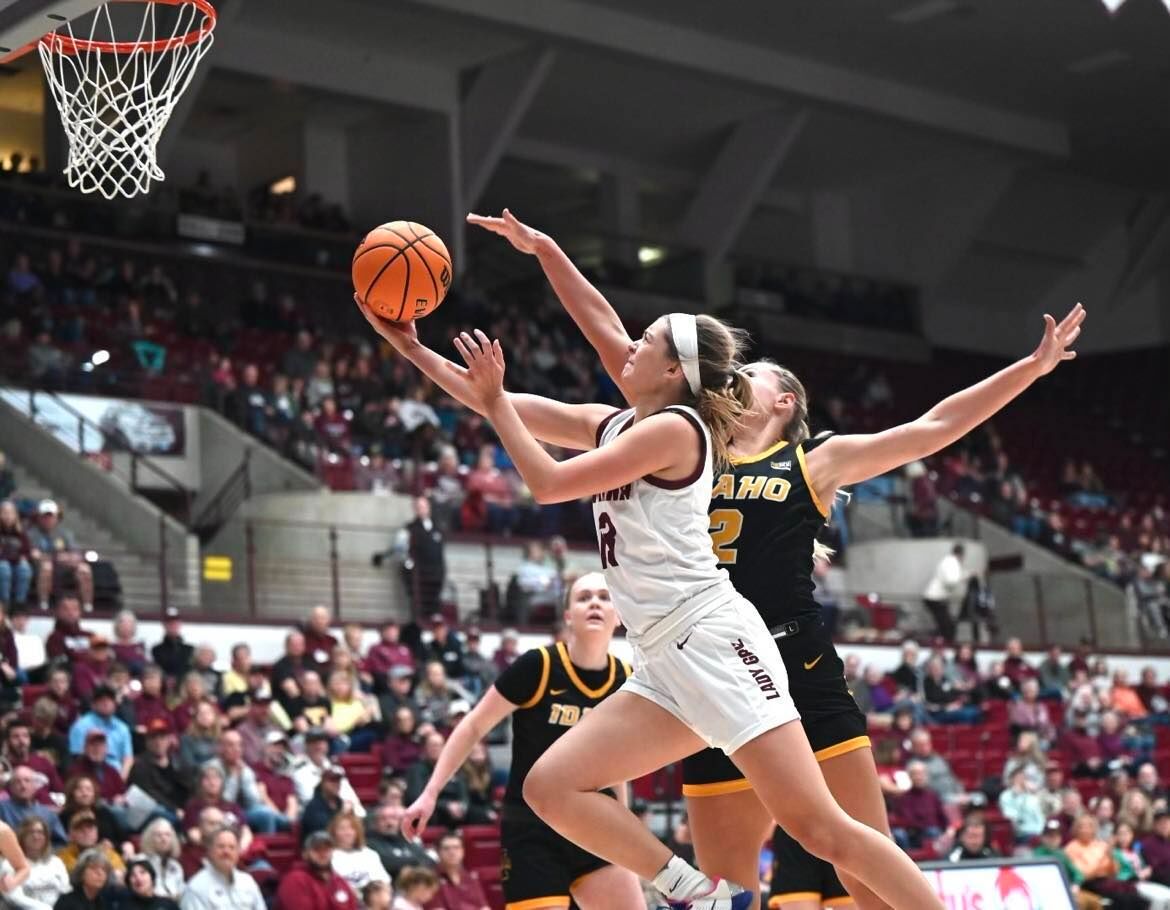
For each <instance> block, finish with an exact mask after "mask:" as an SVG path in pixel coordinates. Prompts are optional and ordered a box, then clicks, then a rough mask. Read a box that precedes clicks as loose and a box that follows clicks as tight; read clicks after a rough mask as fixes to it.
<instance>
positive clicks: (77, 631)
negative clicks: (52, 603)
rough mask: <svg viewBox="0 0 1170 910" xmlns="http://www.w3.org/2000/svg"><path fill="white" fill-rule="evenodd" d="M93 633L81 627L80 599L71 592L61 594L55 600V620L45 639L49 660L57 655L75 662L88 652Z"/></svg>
mask: <svg viewBox="0 0 1170 910" xmlns="http://www.w3.org/2000/svg"><path fill="white" fill-rule="evenodd" d="M91 638H93V633H92V632H90V631H89V630H88V629H83V628H81V601H80V600H78V599H77V598H76V597H75V596H74V595H72V594H63V595H61V599H60V600H59V601H57V622H56V625H54V626H53V631H52V632H51V633H50V634H49V637H48V639H47V640H46V641H45V654H46V655H48V658H49V660H54V659H55V658H58V657H64V658H66V659H67V660H68V661H69V662H70V663H75V662H77V661H78V660H79V659H81V658H82V657H84V656H85V655H86V654H87V653H88V652H89V640H90V639H91Z"/></svg>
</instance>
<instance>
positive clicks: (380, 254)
mask: <svg viewBox="0 0 1170 910" xmlns="http://www.w3.org/2000/svg"><path fill="white" fill-rule="evenodd" d="M350 271H351V273H352V275H353V289H354V290H355V291H357V295H358V299H359V300H362V301H364V302H365V304H366V305H367V306H368V307H369V308H370V309H371V310H373V311H374V312H375V313H377V314H378V315H379V316H381V317H382V318H384V319H389V320H391V321H392V322H408V321H410V320H412V319H419V318H420V317H422V316H425V315H427V313H429V312H431V310H433V309H434V308H435V307H437V306H438V305H439V304H440V303H442V302H443V298H444V297H446V296H447V288H449V287H450V286H451V255H450V253H448V252H447V247H446V245H445V244H444V243H443V241H442V240H440V239H439V235H438V234H436V233H435V232H434V231H432V230H431V229H430V228H428V227H424V226H423V225H421V224H416V223H415V222H413V221H391V222H390V223H389V224H383V225H381V226H379V227H376V228H374V229H373V230H372V231H370V233H368V234H366V237H365V239H364V240H363V241H362V242H361V244H360V245H359V246H358V248H357V252H355V253H354V254H353V264H352V265H351V267H350Z"/></svg>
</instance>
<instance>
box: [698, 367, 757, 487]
mask: <svg viewBox="0 0 1170 910" xmlns="http://www.w3.org/2000/svg"><path fill="white" fill-rule="evenodd" d="M751 405H752V384H751V382H750V381H749V380H748V378H747V376H745V375H744V374H743V373H741V372H739V370H733V371H732V373H731V376H730V377H729V379H728V381H727V384H726V385H724V386H723V387H722V388H719V389H708V388H703V389H701V390H700V391H699V396H698V401H697V403H696V405H695V410H696V411H698V412H699V416H700V417H702V418H703V423H705V424H706V425H707V428H708V429H709V430H710V431H711V449H712V451H711V461H712V464H713V465H714V468H715V470H716V471H720V470H722V469H723V468H725V467H726V466H727V465H728V464H729V463H730V462H731V451H730V449H731V437H732V436H734V435H735V430H736V427H738V426H739V425H740V423H741V422H742V419H743V415H744V413H745V412H746V411H747V410H748V409H749V408H751Z"/></svg>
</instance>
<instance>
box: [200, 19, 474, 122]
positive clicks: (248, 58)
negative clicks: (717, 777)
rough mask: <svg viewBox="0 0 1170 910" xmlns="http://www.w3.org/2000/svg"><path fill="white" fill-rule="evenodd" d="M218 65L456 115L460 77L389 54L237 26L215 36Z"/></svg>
mask: <svg viewBox="0 0 1170 910" xmlns="http://www.w3.org/2000/svg"><path fill="white" fill-rule="evenodd" d="M216 48H217V54H216V59H215V65H216V66H217V67H221V68H223V69H227V70H233V71H235V72H239V73H247V74H249V75H252V76H260V77H263V78H266V79H279V80H282V81H284V82H289V83H292V84H294V85H304V86H310V87H313V88H319V89H324V90H326V91H332V92H337V93H338V94H342V95H348V96H350V97H359V98H367V99H370V100H372V101H382V102H386V103H390V104H397V105H402V106H405V107H411V108H422V109H424V110H430V111H439V112H442V113H446V114H451V113H453V112H454V111H455V110H457V107H458V103H459V84H458V82H459V74H458V73H456V72H453V71H451V70H447V69H443V68H441V67H433V66H425V65H423V64H420V63H416V62H414V61H412V60H406V59H404V58H402V57H395V56H393V55H390V54H371V53H366V52H362V51H357V52H355V51H354V50H353V49H351V48H347V47H343V46H341V45H337V44H332V43H328V42H325V41H321V40H317V39H313V38H307V37H303V36H301V35H299V34H295V33H291V32H278V31H275V30H273V29H268V28H264V27H262V26H257V25H251V24H249V23H246V22H237V23H235V26H234V27H233V28H230V29H224V30H223V32H222V34H220V33H218V32H217V34H216Z"/></svg>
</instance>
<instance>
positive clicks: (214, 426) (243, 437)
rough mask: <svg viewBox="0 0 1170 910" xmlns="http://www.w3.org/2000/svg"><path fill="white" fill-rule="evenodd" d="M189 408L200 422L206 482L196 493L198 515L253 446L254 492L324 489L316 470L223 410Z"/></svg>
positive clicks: (199, 433) (200, 443)
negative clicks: (256, 436) (276, 449)
mask: <svg viewBox="0 0 1170 910" xmlns="http://www.w3.org/2000/svg"><path fill="white" fill-rule="evenodd" d="M187 412H188V414H189V415H192V416H193V417H194V420H195V422H196V424H197V426H198V430H197V433H196V438H197V439H198V443H199V458H200V463H201V476H202V485H201V487H200V489H199V493H198V495H197V496H196V497H195V506H194V509H193V514H194V515H199V514H200V513H201V512H202V511H203V509H204V508H205V507H206V506H207V504H208V502H210V501H211V499H212V498H213V497H215V495H216V494H217V493H219V491H220V488H221V487H222V486H223V484H224V481H226V480H227V478H228V477H230V476H231V474H232V473H233V472H234V471H235V470H236V469H237V468H239V466H240V464H241V462H243V460H244V452H245V450H249V449H250V450H251V465H250V471H251V473H250V475H249V476H250V478H251V483H252V492H253V494H263V493H270V492H274V491H281V492H283V491H286V490H317V489H320V487H321V484H320V482H319V481H318V480H317V478H315V477H314V476H313V475H312V474H310V473H308V472H307V471H305V470H302V469H301V468H299V467H297V466H296V465H295V464H293V463H292V462H291V461H288V460H287V459H285V458H281V457H280V456H279V455H277V454H276V453H275V452H274V451H272V450H271V449H269V448H268V447H267V446H265V445H263V444H261V443H259V442H257V441H256V440H255V439H253V438H252V437H250V436H248V435H247V434H246V433H244V432H242V431H241V430H240V429H239V428H238V427H237V426H235V425H234V424H232V423H231V422H230V421H228V420H225V419H224V418H223V417H221V416H220V415H219V414H216V413H214V412H212V411H209V410H208V409H207V408H194V407H189V408H187Z"/></svg>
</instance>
